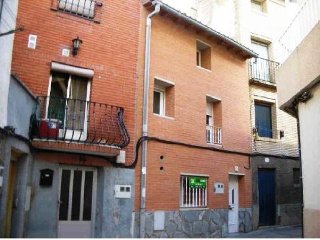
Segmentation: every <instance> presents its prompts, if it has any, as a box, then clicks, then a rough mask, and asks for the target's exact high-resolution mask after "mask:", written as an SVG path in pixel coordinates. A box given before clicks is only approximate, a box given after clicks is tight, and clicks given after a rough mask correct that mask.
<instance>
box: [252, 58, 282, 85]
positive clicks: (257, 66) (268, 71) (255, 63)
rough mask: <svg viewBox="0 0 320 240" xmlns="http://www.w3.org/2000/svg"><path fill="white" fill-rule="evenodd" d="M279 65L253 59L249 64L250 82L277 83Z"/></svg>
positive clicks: (266, 60)
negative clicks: (276, 76) (276, 73)
mask: <svg viewBox="0 0 320 240" xmlns="http://www.w3.org/2000/svg"><path fill="white" fill-rule="evenodd" d="M278 67H279V63H277V62H274V61H270V60H268V59H263V58H252V59H250V62H249V80H258V81H262V82H267V83H273V84H275V83H276V79H275V72H276V70H277V69H278Z"/></svg>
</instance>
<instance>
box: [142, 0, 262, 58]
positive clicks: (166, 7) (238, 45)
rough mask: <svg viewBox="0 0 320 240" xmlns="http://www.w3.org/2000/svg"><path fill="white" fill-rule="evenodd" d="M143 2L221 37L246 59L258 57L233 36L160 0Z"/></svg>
mask: <svg viewBox="0 0 320 240" xmlns="http://www.w3.org/2000/svg"><path fill="white" fill-rule="evenodd" d="M142 4H143V6H144V7H150V6H151V5H152V6H155V5H160V9H162V10H164V11H166V12H168V13H170V14H172V15H174V16H176V17H178V18H180V19H183V20H185V21H186V22H188V23H190V24H191V25H193V26H196V27H197V28H199V29H201V30H202V31H205V32H207V33H209V34H210V35H212V36H214V37H216V38H218V39H221V40H222V41H224V42H226V43H228V44H230V45H232V46H233V47H235V48H237V49H239V50H241V51H242V52H243V53H244V54H245V55H246V57H245V59H249V58H252V57H258V54H257V53H256V52H254V51H252V50H251V49H249V48H247V47H245V46H244V45H242V44H241V43H239V42H237V41H235V40H233V39H232V38H230V37H228V36H226V35H224V34H222V33H220V32H218V31H216V30H214V29H212V28H210V27H208V26H206V25H205V24H203V23H201V22H199V21H198V20H196V19H193V18H191V17H189V16H187V15H186V14H184V13H182V12H180V11H178V10H176V9H175V8H173V7H171V6H169V5H167V4H165V3H163V2H161V1H159V0H142Z"/></svg>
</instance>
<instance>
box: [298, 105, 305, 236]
mask: <svg viewBox="0 0 320 240" xmlns="http://www.w3.org/2000/svg"><path fill="white" fill-rule="evenodd" d="M298 105H299V103H298V104H297V106H296V118H297V129H298V146H299V147H298V148H299V157H300V191H301V193H300V194H301V226H302V238H304V221H303V215H304V197H303V175H302V158H301V139H300V138H301V132H300V119H299V106H298Z"/></svg>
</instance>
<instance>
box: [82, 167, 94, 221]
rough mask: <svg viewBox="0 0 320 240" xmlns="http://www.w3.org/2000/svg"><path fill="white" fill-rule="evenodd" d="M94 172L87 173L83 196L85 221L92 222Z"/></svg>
mask: <svg viewBox="0 0 320 240" xmlns="http://www.w3.org/2000/svg"><path fill="white" fill-rule="evenodd" d="M92 184H93V172H92V171H86V176H85V183H84V196H83V198H84V199H83V220H84V221H90V220H91V210H92Z"/></svg>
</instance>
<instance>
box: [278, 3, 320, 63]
mask: <svg viewBox="0 0 320 240" xmlns="http://www.w3.org/2000/svg"><path fill="white" fill-rule="evenodd" d="M319 20H320V1H319V0H307V1H305V2H304V3H303V5H302V6H301V8H300V10H299V11H298V13H297V15H296V16H295V17H294V18H293V20H292V22H291V23H290V24H289V26H288V28H287V29H286V30H285V31H284V33H283V34H282V36H281V37H280V39H279V43H280V46H281V49H280V51H281V54H280V56H281V58H282V59H281V63H283V62H285V61H286V60H287V58H288V57H289V56H290V54H291V53H292V52H293V51H294V50H295V49H296V47H297V46H298V45H299V44H300V43H301V42H302V40H303V39H304V38H305V37H306V36H307V35H308V34H309V33H310V31H311V30H312V29H314V27H315V25H317V24H318V22H319Z"/></svg>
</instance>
